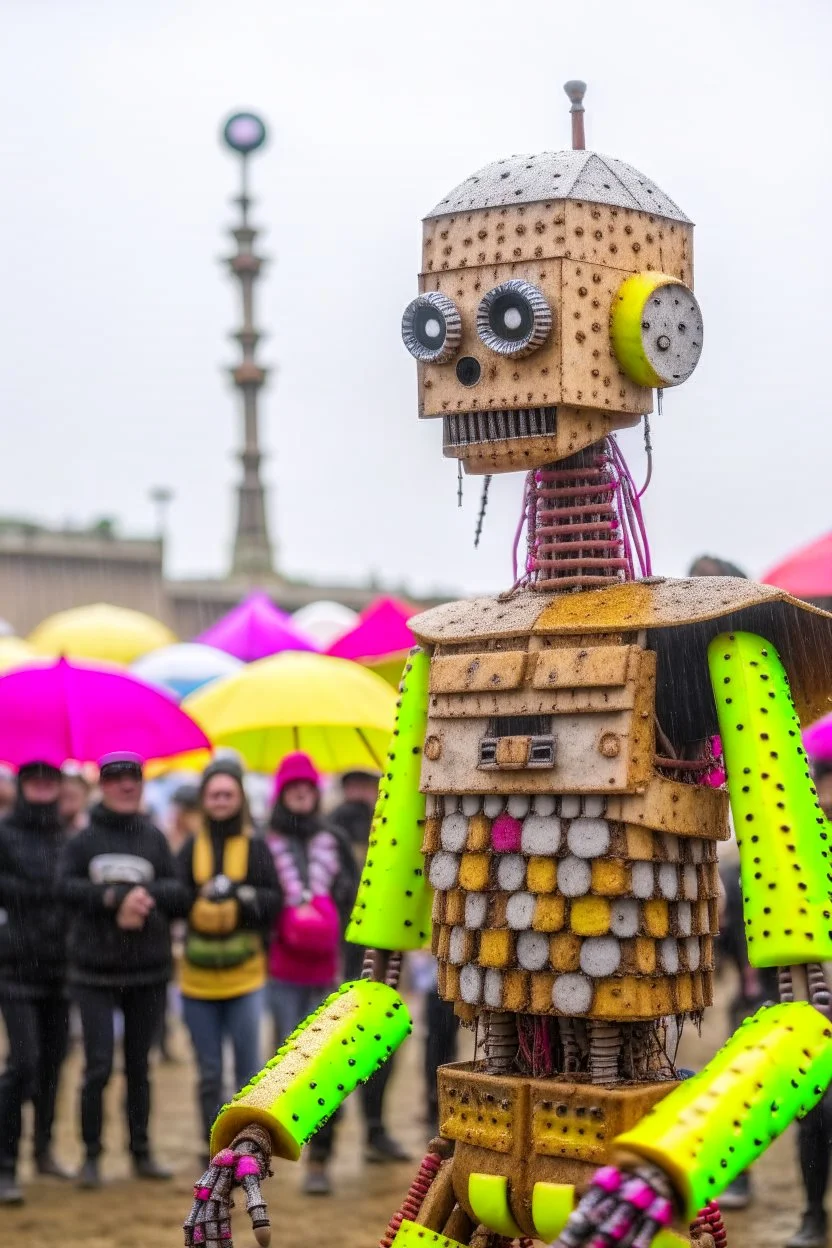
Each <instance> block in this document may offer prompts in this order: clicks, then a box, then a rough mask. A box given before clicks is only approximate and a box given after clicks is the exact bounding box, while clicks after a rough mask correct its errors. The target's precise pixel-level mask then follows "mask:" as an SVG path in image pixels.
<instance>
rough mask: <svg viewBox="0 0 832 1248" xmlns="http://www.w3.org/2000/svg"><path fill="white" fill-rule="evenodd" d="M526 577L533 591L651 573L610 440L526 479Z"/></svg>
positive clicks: (625, 476) (631, 495)
mask: <svg viewBox="0 0 832 1248" xmlns="http://www.w3.org/2000/svg"><path fill="white" fill-rule="evenodd" d="M524 518H525V524H526V543H527V558H526V575H525V576H524V577H523V581H522V583H525V584H528V585H530V586H531V587H532V588H534V589H538V590H546V591H549V592H551V591H552V590H580V589H593V588H597V587H599V586H602V585H608V584H609V583H610V582H611V581H612V582H614V581H621V580H634V579H635V576H636V570H635V564H636V560H637V561H638V564H639V569H640V572H641V573H642V575H649V573H650V556H649V551H648V550H647V540H646V535H645V533H644V526H643V521H642V518H641V509H640V507H639V501H638V495H637V493H636V490H635V487H634V485H633V483H632V478H631V477H630V474H629V471H628V469H627V466H626V464H625V463H624V460H623V458H622V456H621V452H620V451H619V450H618V447H617V446H616V445H615V444H614V443H612V442H611V441H609V440H606V441H604V442H601V443H596V444H595V445H594V446H591V447H588V448H587V449H586V450H585V451H581V452H579V453H578V454H577V455H573V456H571V457H570V458H569V459H566V460H563V461H562V462H561V463H557V464H549V465H547V466H545V467H543V468H538V469H536V470H534V471H533V472H530V473H529V474H528V477H527V479H526V496H525V512H524Z"/></svg>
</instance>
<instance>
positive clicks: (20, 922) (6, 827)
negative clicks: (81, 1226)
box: [0, 762, 70, 1205]
mask: <svg viewBox="0 0 832 1248" xmlns="http://www.w3.org/2000/svg"><path fill="white" fill-rule="evenodd" d="M60 786H61V773H60V771H59V770H58V768H57V767H53V766H52V765H51V764H49V763H40V762H31V763H26V764H25V765H24V766H22V767H21V768H20V770H19V772H18V776H17V797H16V800H15V804H14V806H13V808H12V811H11V813H10V814H9V815H7V817H6V818H5V819H4V820H3V822H2V824H0V907H2V910H3V911H4V912H5V919H4V921H2V922H0V1012H2V1015H3V1021H4V1022H5V1024H6V1032H7V1035H8V1041H9V1053H8V1057H7V1060H6V1068H5V1070H4V1071H3V1074H2V1075H1V1076H0V1204H3V1205H10V1204H20V1203H21V1201H22V1200H23V1193H22V1192H21V1190H20V1188H19V1186H18V1184H17V1178H16V1170H17V1155H18V1148H19V1145H20V1135H21V1110H22V1107H23V1104H24V1103H25V1102H26V1101H32V1102H33V1104H34V1110H35V1149H34V1151H35V1165H36V1167H37V1170H38V1173H39V1174H42V1175H49V1176H52V1177H53V1178H69V1177H70V1176H69V1174H68V1173H67V1172H66V1171H64V1170H63V1169H62V1168H61V1167H60V1166H59V1165H58V1163H57V1162H56V1161H55V1159H54V1157H53V1155H52V1148H51V1138H52V1123H53V1119H54V1117H55V1099H56V1096H57V1091H58V1078H59V1075H60V1070H61V1065H62V1063H63V1060H64V1057H65V1055H66V1045H67V1036H68V1031H69V1007H68V1004H67V998H66V992H65V987H64V981H65V974H66V965H65V915H64V912H63V909H62V908H61V907H60V906H59V905H57V904H56V902H57V880H56V874H57V873H56V864H57V861H58V855H59V852H60V850H61V846H62V844H63V841H64V830H63V825H62V822H61V818H60V814H59V811H58V798H59V794H60Z"/></svg>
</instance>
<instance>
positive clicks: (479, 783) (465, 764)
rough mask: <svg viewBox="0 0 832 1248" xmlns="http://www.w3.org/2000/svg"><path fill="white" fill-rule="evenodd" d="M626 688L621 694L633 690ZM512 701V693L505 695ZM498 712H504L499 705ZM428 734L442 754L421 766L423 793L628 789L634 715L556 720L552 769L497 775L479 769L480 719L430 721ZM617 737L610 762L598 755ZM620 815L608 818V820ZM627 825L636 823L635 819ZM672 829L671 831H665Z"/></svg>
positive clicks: (482, 721)
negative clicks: (607, 738) (603, 743)
mask: <svg viewBox="0 0 832 1248" xmlns="http://www.w3.org/2000/svg"><path fill="white" fill-rule="evenodd" d="M633 688H634V687H633V686H627V687H626V688H625V690H624V691H622V692H628V691H631V690H633ZM508 696H510V697H513V696H514V695H513V694H512V695H508ZM500 713H501V714H503V713H509V712H507V711H506V710H505V703H504V700H501V702H500ZM433 714H434V713H433V711H431V715H430V717H429V719H428V732H429V733H434V734H436V735H437V736H439V737H440V738H441V741H442V753H441V755H440V757H439V758H438V759H436V760H431V759H428V758H424V759H423V762H422V782H421V787H422V791H423V792H425V793H504V794H510V793H529V794H531V793H609V794H614V793H623V792H626V791H627V788H628V779H627V772H628V767H629V753H630V751H629V748H628V746H627V744H626V743H627V742H628V741H629V736H630V731H631V724H632V713H631V712H630V711H626V710H624V711H611V710H609V709H607V710H605V711H604V712H602V713H598V714H592V715H587V714H574V715H572V714H570V715H558V716H556V717H555V719H554V722H553V725H552V728H553V732H554V735H555V765H554V767H541V768H539V769H534V770H525V771H498V770H497V769H489V770H484V771H481V770H479V768H478V765H477V764H478V762H479V746H480V741H481V740H482V738H483V736H484V735H485V731H486V727H487V721H486V719H485V718H483V717H479V718H462V719H456V720H454V721H453V723H452V724H448V723H447V722H443V721H442V720H439V719H435V718H434V717H433ZM607 733H615V734H616V735H617V736H618V737H619V738H620V740H621V742H622V747H623V748H622V750H621V752H620V754H619V755H617V756H616V757H614V758H607V757H605V756H604V755H603V754H602V753H601V751H600V748H599V746H600V740H601V737H603V736H604V735H605V734H607ZM614 817H620V816H610V818H614ZM629 822H631V823H637V822H639V821H638V820H637V819H630V820H629ZM669 830H674V831H675V829H669Z"/></svg>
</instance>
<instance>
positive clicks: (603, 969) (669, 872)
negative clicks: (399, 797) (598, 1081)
mask: <svg viewBox="0 0 832 1248" xmlns="http://www.w3.org/2000/svg"><path fill="white" fill-rule="evenodd" d="M430 811H431V813H430V814H429V816H428V819H427V822H426V826H425V839H424V845H423V848H424V852H425V857H426V864H427V871H428V877H429V879H430V882H431V884H432V885H433V887H434V889H435V896H434V909H433V951H434V953H435V954H436V956H437V958H438V960H439V989H440V993H441V995H442V996H443V997H445V999H446V1000H451V1001H455V1002H456V1003H457V1004H458V1006H459V1009H460V1012H461V1013H462V1014H463V1015H468V1016H470V1015H471V1014H475V1013H476V1012H477V1011H478V1010H479V1009H495V1010H499V1009H505V1010H511V1011H513V1012H516V1013H533V1014H563V1015H567V1016H570V1017H573V1016H578V1017H580V1016H584V1017H590V1018H609V1019H627V1018H632V1019H647V1018H660V1017H662V1016H663V1015H665V1014H668V1013H685V1012H688V1011H691V1010H697V1009H702V1008H703V1007H704V1006H705V1005H707V1004H709V1003H710V999H711V975H712V970H713V937H714V936H715V935H716V932H717V896H718V875H717V861H716V845H715V843H714V842H712V841H708V840H705V839H700V838H697V837H687V836H685V837H681V836H675V835H673V834H671V833H664V832H654V831H652V830H650V829H648V828H644V827H641V826H637V825H633V824H624V823H619V822H614V821H610V820H608V819H606V817H605V812H606V803H605V799H604V798H603V797H602V796H596V795H588V796H583V797H578V796H575V795H570V794H561V795H545V796H538V797H533V798H529V797H525V796H517V795H515V796H512V797H509V798H506V799H503V798H499V797H495V796H493V795H491V796H488V797H486V798H484V799H483V798H479V797H476V796H471V795H466V796H464V797H457V796H445V797H439V798H433V799H432V801H431V804H430Z"/></svg>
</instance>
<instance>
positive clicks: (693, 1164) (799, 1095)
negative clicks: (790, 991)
mask: <svg viewBox="0 0 832 1248" xmlns="http://www.w3.org/2000/svg"><path fill="white" fill-rule="evenodd" d="M830 1080H832V1028H831V1027H830V1025H829V1022H828V1020H827V1019H825V1018H824V1017H823V1015H822V1014H821V1013H820V1012H819V1011H818V1010H816V1009H815V1008H814V1006H811V1005H809V1004H808V1002H805V1001H800V1002H792V1003H790V1004H788V1005H775V1006H771V1007H769V1008H767V1009H762V1010H758V1012H757V1013H756V1014H755V1015H754V1017H753V1018H749V1019H747V1020H746V1021H745V1022H744V1023H743V1024H742V1026H741V1027H740V1028H739V1029H738V1030H737V1031H736V1032H735V1033H734V1035H733V1036H732V1037H731V1039H730V1040H729V1041H728V1042H727V1044H725V1045H723V1047H722V1048H721V1049H720V1050H719V1052H718V1053H717V1054H716V1056H715V1057H714V1058H713V1060H712V1061H710V1062H708V1064H707V1066H705V1067H704V1069H703V1070H702V1071H700V1073H699V1074H698V1075H694V1076H693V1078H692V1079H686V1080H685V1081H684V1082H683V1083H681V1084H679V1085H678V1087H676V1088H675V1089H674V1090H673V1092H671V1093H670V1094H669V1095H668V1096H666V1097H665V1098H664V1100H662V1101H659V1102H658V1104H657V1105H656V1106H655V1108H654V1109H652V1110H651V1111H650V1113H649V1114H646V1115H645V1117H644V1118H642V1120H641V1122H639V1123H637V1125H636V1126H635V1127H634V1128H633V1129H632V1130H631V1131H627V1132H625V1134H624V1135H619V1136H618V1138H617V1139H616V1141H615V1144H616V1146H617V1147H618V1148H620V1149H624V1150H626V1152H627V1153H635V1154H636V1155H638V1156H641V1157H644V1158H646V1159H647V1160H648V1161H653V1162H655V1163H656V1164H657V1165H658V1166H660V1167H661V1169H662V1170H663V1171H664V1172H665V1174H667V1176H668V1178H669V1179H670V1180H671V1182H672V1183H673V1186H674V1187H675V1189H676V1191H677V1193H678V1195H679V1196H680V1197H681V1199H682V1200H683V1201H684V1203H685V1208H686V1211H687V1217H688V1219H689V1220H690V1221H693V1219H694V1218H695V1217H696V1214H697V1212H698V1211H699V1210H700V1209H701V1208H703V1206H704V1205H705V1203H706V1202H707V1201H708V1200H712V1199H714V1198H715V1197H717V1196H719V1194H720V1192H723V1191H724V1190H725V1188H726V1187H728V1185H729V1183H732V1182H733V1180H734V1179H735V1178H736V1177H737V1175H738V1174H739V1173H740V1172H741V1171H742V1170H744V1169H745V1168H746V1166H749V1165H750V1164H751V1162H752V1161H754V1160H755V1159H756V1158H757V1157H759V1156H760V1154H761V1153H762V1152H764V1150H765V1149H767V1148H768V1146H769V1144H771V1142H772V1141H773V1140H775V1139H776V1138H777V1136H778V1135H780V1133H781V1132H782V1131H785V1129H786V1127H787V1126H788V1125H789V1123H790V1122H792V1121H793V1119H795V1118H797V1117H803V1115H804V1114H806V1113H808V1111H809V1110H810V1109H811V1108H812V1107H813V1106H814V1105H816V1104H817V1103H818V1101H819V1100H820V1099H821V1097H822V1096H823V1094H824V1092H825V1091H826V1088H827V1087H828V1085H829V1082H830Z"/></svg>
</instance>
